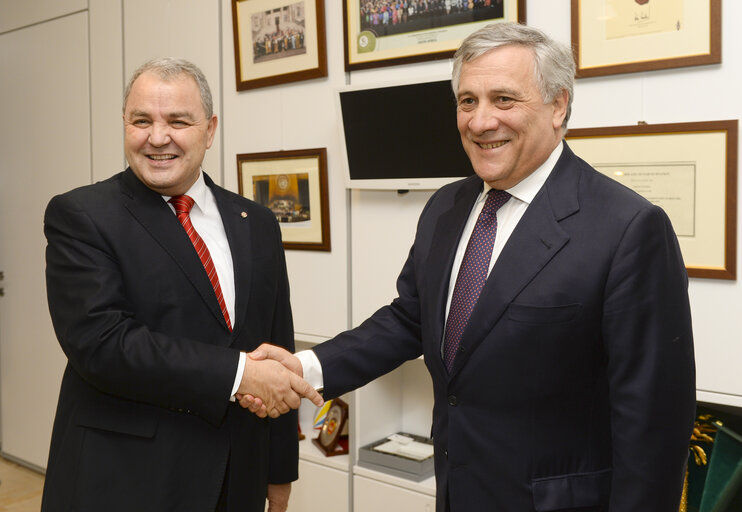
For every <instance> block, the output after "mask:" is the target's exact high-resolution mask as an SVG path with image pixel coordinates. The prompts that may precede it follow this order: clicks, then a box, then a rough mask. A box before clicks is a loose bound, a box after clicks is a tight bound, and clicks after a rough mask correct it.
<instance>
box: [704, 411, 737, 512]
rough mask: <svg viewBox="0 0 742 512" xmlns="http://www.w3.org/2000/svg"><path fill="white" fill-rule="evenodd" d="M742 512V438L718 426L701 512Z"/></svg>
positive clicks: (726, 428)
mask: <svg viewBox="0 0 742 512" xmlns="http://www.w3.org/2000/svg"><path fill="white" fill-rule="evenodd" d="M740 511H742V436H740V435H739V434H737V433H736V432H734V431H732V430H731V429H729V428H728V427H725V426H723V425H719V427H718V431H717V432H716V437H715V440H714V449H713V452H712V453H711V460H710V461H709V466H708V474H707V475H706V485H705V486H704V489H703V496H702V497H701V507H700V512H740Z"/></svg>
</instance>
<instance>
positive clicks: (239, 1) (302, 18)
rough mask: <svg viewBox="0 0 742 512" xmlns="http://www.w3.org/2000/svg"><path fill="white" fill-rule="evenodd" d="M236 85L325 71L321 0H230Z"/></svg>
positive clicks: (300, 77)
mask: <svg viewBox="0 0 742 512" xmlns="http://www.w3.org/2000/svg"><path fill="white" fill-rule="evenodd" d="M232 25H233V33H234V56H235V67H236V77H237V90H238V91H244V90H248V89H254V88H257V87H267V86H270V85H277V84H283V83H288V82H296V81H299V80H309V79H312V78H320V77H324V76H327V49H326V35H325V9H324V0H232Z"/></svg>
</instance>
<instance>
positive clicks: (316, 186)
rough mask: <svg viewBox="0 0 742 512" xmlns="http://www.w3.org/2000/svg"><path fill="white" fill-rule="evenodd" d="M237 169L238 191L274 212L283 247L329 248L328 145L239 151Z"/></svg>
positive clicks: (327, 249) (324, 249)
mask: <svg viewBox="0 0 742 512" xmlns="http://www.w3.org/2000/svg"><path fill="white" fill-rule="evenodd" d="M237 172H238V181H239V192H240V195H242V196H244V197H246V198H248V199H251V200H253V201H255V202H257V203H259V204H261V205H263V206H265V207H267V208H269V209H270V210H271V211H272V212H273V213H274V214H275V216H276V220H278V223H279V225H280V226H281V236H282V238H283V247H284V249H303V250H314V251H329V250H330V213H329V212H330V208H329V204H328V200H327V150H326V149H325V148H315V149H301V150H294V151H270V152H264V153H243V154H239V155H237Z"/></svg>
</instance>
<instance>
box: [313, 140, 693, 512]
mask: <svg viewBox="0 0 742 512" xmlns="http://www.w3.org/2000/svg"><path fill="white" fill-rule="evenodd" d="M481 189H482V182H481V180H480V179H479V178H478V177H476V176H473V177H470V178H467V179H465V180H462V181H459V182H456V183H454V184H451V185H448V186H446V187H443V188H442V189H440V190H439V191H438V192H436V193H435V194H434V195H433V197H432V198H431V199H430V201H429V202H428V204H427V205H426V207H425V209H424V210H423V212H422V214H421V216H420V220H419V224H418V228H417V234H416V237H415V241H414V245H413V246H412V249H411V251H410V254H409V257H408V259H407V262H406V263H405V265H404V268H403V269H402V272H401V274H400V276H399V279H398V282H397V288H398V293H399V296H398V298H397V299H395V300H394V302H393V303H392V304H391V305H389V306H386V307H383V308H382V309H380V310H379V311H377V312H376V313H375V314H374V315H373V316H372V317H371V318H370V319H368V320H367V321H366V322H364V323H363V324H362V325H361V326H359V327H358V328H356V329H354V330H351V331H349V332H346V333H343V334H341V335H339V336H338V337H336V338H335V339H333V340H331V341H329V342H327V343H324V344H322V345H319V346H317V347H315V349H314V350H315V352H316V354H317V356H318V357H319V359H320V362H321V364H322V369H323V374H324V380H325V396H326V397H327V398H331V397H333V396H336V395H340V394H342V393H344V392H347V391H348V390H350V389H353V388H356V387H359V386H361V385H363V384H365V383H366V382H368V381H370V380H371V379H373V378H375V377H378V376H379V375H381V374H383V373H386V372H388V371H390V370H392V369H394V368H395V367H397V366H398V365H399V364H401V363H402V362H403V361H405V360H408V359H412V358H416V357H418V356H419V355H420V354H424V356H425V363H426V365H427V367H428V370H429V371H430V374H431V376H432V381H433V388H434V397H435V405H434V410H433V429H432V433H433V438H434V443H435V468H436V480H437V489H438V492H437V502H438V510H440V511H443V510H444V503H445V500H446V499H448V500H449V501H450V504H451V507H452V510H453V511H454V512H457V511H459V510H467V511H492V510H497V511H499V512H509V511H512V512H528V511H539V512H541V511H551V510H554V511H556V510H573V509H579V510H581V511H583V510H584V511H591V510H608V511H610V512H627V511H631V512H675V511H677V508H678V504H679V500H680V491H681V488H682V481H683V475H684V466H685V461H686V459H687V453H688V441H689V437H690V433H691V428H692V425H693V421H694V411H695V389H694V388H695V370H694V360H693V342H692V331H691V318H690V310H689V303H688V293H687V273H686V270H685V267H684V265H683V261H682V258H681V255H680V251H679V248H678V244H677V239H676V237H675V234H674V233H673V230H672V226H671V225H670V221H669V220H668V218H667V216H666V215H665V213H664V212H663V211H662V210H661V209H660V208H658V207H656V206H653V205H652V204H650V203H649V202H647V201H646V200H645V199H643V198H642V197H640V196H639V195H637V194H635V193H634V192H632V191H630V190H629V189H627V188H625V187H623V186H621V185H619V184H618V183H616V182H615V181H613V180H611V179H609V178H607V177H605V176H603V175H601V174H600V173H598V172H597V171H595V170H594V169H592V168H591V167H590V166H589V165H587V164H586V163H585V162H584V161H582V160H580V159H579V158H577V157H576V156H575V155H574V154H573V153H572V152H571V150H570V149H569V148H568V147H567V146H566V144H565V147H564V151H563V153H562V155H561V157H560V159H559V161H558V163H557V164H556V166H555V168H554V170H553V171H552V173H551V175H550V176H549V178H548V179H547V181H546V182H545V184H544V186H543V187H542V189H541V190H540V191H539V193H538V194H537V196H536V197H535V198H534V200H533V202H532V203H531V204H530V206H529V207H528V209H527V211H526V212H525V214H524V216H523V217H522V219H521V220H520V222H519V224H518V226H517V227H516V228H515V230H514V232H513V233H512V235H511V237H510V239H509V240H508V242H507V244H506V245H505V247H504V249H503V251H502V253H501V255H500V257H499V258H498V260H497V262H496V264H495V266H494V268H493V269H492V272H491V274H490V276H489V278H488V280H487V282H486V284H485V287H484V289H483V291H482V294H481V296H480V298H479V302H478V304H477V306H476V307H475V309H474V311H473V312H472V316H471V318H470V321H469V324H468V326H467V328H466V330H465V332H464V334H463V337H462V340H461V347H460V350H459V352H458V354H457V356H456V360H455V363H454V367H453V370H452V372H451V374H450V375H449V374H448V373H447V372H446V370H445V367H444V365H443V361H442V360H441V355H440V348H441V340H442V339H443V330H444V309H445V303H446V296H447V291H448V290H447V289H448V282H449V277H450V273H451V266H452V262H453V258H454V253H455V251H456V247H457V244H458V242H459V238H460V236H461V232H462V230H463V227H464V224H465V223H466V220H467V218H468V216H469V213H470V211H471V208H472V206H473V203H474V201H475V199H476V197H477V195H478V194H479V192H480V191H481Z"/></svg>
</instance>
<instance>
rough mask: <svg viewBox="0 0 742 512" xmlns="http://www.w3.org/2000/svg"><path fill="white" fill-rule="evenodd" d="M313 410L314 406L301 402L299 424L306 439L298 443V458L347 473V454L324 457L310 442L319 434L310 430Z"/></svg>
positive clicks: (312, 422) (348, 467) (348, 466)
mask: <svg viewBox="0 0 742 512" xmlns="http://www.w3.org/2000/svg"><path fill="white" fill-rule="evenodd" d="M315 410H316V407H315V406H314V404H312V403H310V402H307V401H306V400H302V404H301V407H300V408H299V424H300V425H301V432H302V434H304V435H305V436H306V437H305V438H304V440H303V441H299V458H300V459H302V460H305V461H308V462H314V463H315V464H320V465H322V466H325V467H329V468H334V469H339V470H341V471H345V472H348V471H349V469H350V456H349V455H348V454H346V455H334V456H332V457H326V456H325V454H324V453H322V451H321V450H320V449H319V448H318V447H317V446H316V445H315V444H314V443H313V442H312V439H314V438H316V437H317V435H318V434H319V431H318V430H314V429H313V428H312V426H313V424H314V414H315Z"/></svg>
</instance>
